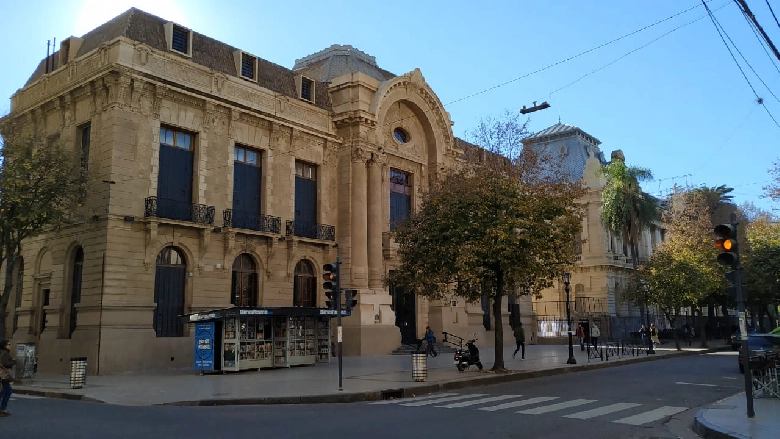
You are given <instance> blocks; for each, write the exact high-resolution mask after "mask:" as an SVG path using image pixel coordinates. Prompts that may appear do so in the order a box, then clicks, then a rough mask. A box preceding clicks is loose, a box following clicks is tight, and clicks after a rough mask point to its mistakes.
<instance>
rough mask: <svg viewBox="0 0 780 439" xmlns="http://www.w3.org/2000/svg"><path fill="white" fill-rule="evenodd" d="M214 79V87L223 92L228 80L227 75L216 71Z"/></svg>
mask: <svg viewBox="0 0 780 439" xmlns="http://www.w3.org/2000/svg"><path fill="white" fill-rule="evenodd" d="M212 81H214V88H215V89H216V90H217V92H218V93H222V89H223V88H224V87H225V82H226V81H227V76H225V75H224V74H222V73H214V75H213V76H212Z"/></svg>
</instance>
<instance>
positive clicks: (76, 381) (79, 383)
mask: <svg viewBox="0 0 780 439" xmlns="http://www.w3.org/2000/svg"><path fill="white" fill-rule="evenodd" d="M86 383H87V357H75V358H71V359H70V388H71V389H80V388H82V387H84V384H86Z"/></svg>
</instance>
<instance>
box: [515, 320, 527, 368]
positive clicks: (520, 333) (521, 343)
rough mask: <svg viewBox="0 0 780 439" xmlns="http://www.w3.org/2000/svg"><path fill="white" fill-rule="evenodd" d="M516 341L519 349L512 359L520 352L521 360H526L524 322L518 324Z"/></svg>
mask: <svg viewBox="0 0 780 439" xmlns="http://www.w3.org/2000/svg"><path fill="white" fill-rule="evenodd" d="M515 341H516V342H517V348H516V349H515V352H514V353H513V354H512V358H515V356H516V355H517V351H520V359H521V360H525V329H523V322H518V323H517V327H515Z"/></svg>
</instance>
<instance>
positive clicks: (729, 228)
mask: <svg viewBox="0 0 780 439" xmlns="http://www.w3.org/2000/svg"><path fill="white" fill-rule="evenodd" d="M715 235H716V236H717V237H718V239H716V240H715V248H717V249H718V250H720V254H719V255H718V259H717V261H718V262H719V263H721V264H723V265H729V266H731V267H733V268H736V267H737V265H739V246H738V245H737V228H736V227H735V226H734V225H733V224H721V225H719V226H717V227H715Z"/></svg>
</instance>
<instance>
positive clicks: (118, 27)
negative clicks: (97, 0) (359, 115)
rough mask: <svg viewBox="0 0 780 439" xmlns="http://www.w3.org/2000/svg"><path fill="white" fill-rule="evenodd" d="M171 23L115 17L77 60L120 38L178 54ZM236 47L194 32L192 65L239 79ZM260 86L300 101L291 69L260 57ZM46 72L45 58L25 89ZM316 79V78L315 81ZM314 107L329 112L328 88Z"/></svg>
mask: <svg viewBox="0 0 780 439" xmlns="http://www.w3.org/2000/svg"><path fill="white" fill-rule="evenodd" d="M167 22H168V20H165V19H163V18H160V17H157V16H155V15H152V14H149V13H147V12H144V11H142V10H140V9H137V8H130V9H128V10H127V11H125V12H124V13H122V14H120V15H118V16H116V17H114V18H113V19H111V20H109V21H108V22H106V23H104V24H102V25H100V26H98V27H97V28H95V29H93V30H92V31H90V32H87V33H86V34H84V35H83V36H82V37H81V38H82V39H83V40H84V41H83V42H82V44H81V47H80V48H79V51H78V53H77V54H76V57H78V56H81V55H84V54H86V53H88V52H90V51H92V50H95V49H97V48H98V47H99V46H100V45H101V44H103V43H104V42H109V41H111V40H113V39H115V38H118V37H120V36H123V37H126V38H129V39H131V40H134V41H138V42H140V43H143V44H146V45H148V46H150V47H152V48H154V49H157V50H161V51H166V52H168V53H169V54H173V55H177V56H181V57H182V58H185V59H186V57H184V56H183V55H178V54H176V53H175V52H172V51H169V50H168V47H167V44H166V42H165V30H164V28H163V25H164V24H165V23H167ZM235 50H238V49H237V48H235V47H233V46H230V45H229V44H225V43H223V42H220V41H217V40H215V39H213V38H209V37H207V36H205V35H203V34H199V33H197V32H195V31H193V32H192V58H191V60H192V62H194V63H197V64H200V65H202V66H204V67H207V68H210V69H213V70H215V71H217V72H222V73H224V74H226V75H230V76H238V75H237V72H236V66H235V61H234V59H233V52H234V51H235ZM58 54H59V52H55V53H54V54H53V55H51V56H50V59H52V58H53V62H54V69H56V68H57V67H58V66H57V61H58V59H59V55H58ZM257 61H258V67H259V68H258V78H257V83H258V85H260V86H261V87H264V88H267V89H269V90H271V91H274V92H277V93H280V94H282V95H285V96H290V97H293V98H296V99H297V98H298V93H297V90H296V88H295V75H296V74H297V73H296V72H293V71H292V70H290V69H287V68H285V67H282V66H280V65H278V64H274V63H272V62H270V61H267V60H264V59H262V58H259V57H258V60H257ZM45 72H46V59H43V60H41V62H40V63H39V64H38V67H37V68H36V69H35V71H34V72H33V74H32V76H31V77H30V79H29V80H28V81H27V84H25V86H27V85H29V84H31V83H32V82H34V81H36V80H38V79H40V78H41V77H42V76H43V75H44V74H45ZM312 79H315V80H316V79H317V78H312ZM315 93H316V96H315V106H317V107H320V108H323V109H326V110H330V109H331V101H330V93H328V88H327V87H326V86H324V85H323V86H321V87H315Z"/></svg>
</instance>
